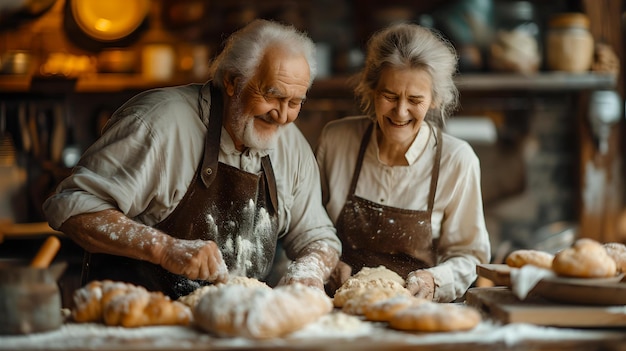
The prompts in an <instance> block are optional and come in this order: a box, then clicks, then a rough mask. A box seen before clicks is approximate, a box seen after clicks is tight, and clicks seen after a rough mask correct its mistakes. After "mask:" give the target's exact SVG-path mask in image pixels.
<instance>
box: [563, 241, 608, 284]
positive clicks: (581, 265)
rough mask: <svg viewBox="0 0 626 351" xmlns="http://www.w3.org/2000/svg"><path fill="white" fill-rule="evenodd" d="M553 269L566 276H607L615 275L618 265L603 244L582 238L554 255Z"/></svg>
mask: <svg viewBox="0 0 626 351" xmlns="http://www.w3.org/2000/svg"><path fill="white" fill-rule="evenodd" d="M552 270H553V271H554V272H555V273H556V274H558V275H560V276H565V277H576V278H606V277H612V276H614V275H615V274H616V272H617V267H616V264H615V261H614V260H613V259H612V258H611V256H609V254H608V253H607V251H606V249H605V248H604V246H603V245H602V244H600V243H599V242H597V241H595V240H593V239H588V238H582V239H578V240H576V241H575V242H574V245H572V247H569V248H567V249H563V250H561V251H559V252H557V253H556V255H554V260H553V261H552Z"/></svg>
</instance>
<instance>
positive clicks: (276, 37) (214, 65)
mask: <svg viewBox="0 0 626 351" xmlns="http://www.w3.org/2000/svg"><path fill="white" fill-rule="evenodd" d="M270 46H278V47H281V48H283V49H286V50H288V51H289V52H291V53H300V54H302V55H304V57H305V58H306V60H307V62H308V64H309V70H310V76H311V78H310V81H309V87H310V86H311V84H312V83H313V80H314V79H315V76H316V75H317V61H316V60H315V43H313V41H312V40H311V39H310V38H309V37H308V36H307V35H306V34H305V33H304V32H301V31H299V30H297V29H296V28H295V27H293V26H287V25H282V24H279V23H276V22H273V21H268V20H262V19H257V20H254V21H252V22H250V23H249V24H248V25H246V26H245V27H243V28H242V29H240V30H238V31H236V32H235V33H233V34H232V35H231V36H230V37H229V38H228V39H227V40H226V43H225V46H224V49H223V50H222V52H221V53H220V54H219V55H218V56H217V57H216V58H215V59H214V60H213V62H211V65H210V67H209V77H210V79H212V80H213V84H215V85H217V86H218V87H220V88H222V89H223V88H224V77H225V76H228V75H230V76H232V77H233V78H234V77H241V78H243V80H244V83H246V82H247V81H248V80H249V79H250V78H252V77H253V76H254V74H255V73H256V69H257V67H258V66H259V64H260V62H261V59H262V58H263V55H264V53H265V50H266V49H267V48H268V47H270Z"/></svg>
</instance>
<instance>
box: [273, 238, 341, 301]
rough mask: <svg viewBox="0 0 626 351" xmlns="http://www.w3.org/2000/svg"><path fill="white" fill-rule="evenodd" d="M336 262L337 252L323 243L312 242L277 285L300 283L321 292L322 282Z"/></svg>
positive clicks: (290, 265) (291, 264)
mask: <svg viewBox="0 0 626 351" xmlns="http://www.w3.org/2000/svg"><path fill="white" fill-rule="evenodd" d="M338 260H339V252H337V251H336V250H335V249H333V248H331V247H330V246H329V245H328V244H327V243H325V242H322V241H319V242H314V243H312V244H310V245H309V247H307V248H306V249H305V250H304V252H303V253H302V255H301V256H300V257H299V258H297V259H296V260H295V261H293V262H291V263H290V264H289V266H288V267H287V272H286V273H285V275H284V276H283V277H282V278H281V279H280V281H279V282H278V285H286V284H293V283H301V284H304V285H307V286H311V287H315V288H318V289H320V290H322V291H323V290H324V281H326V279H327V278H328V277H329V276H330V272H331V270H332V269H333V267H335V265H336V264H337V261H338Z"/></svg>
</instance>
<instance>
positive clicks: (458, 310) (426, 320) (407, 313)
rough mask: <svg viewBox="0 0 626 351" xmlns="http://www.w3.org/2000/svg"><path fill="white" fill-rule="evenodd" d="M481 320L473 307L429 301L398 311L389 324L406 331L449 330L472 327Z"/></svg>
mask: <svg viewBox="0 0 626 351" xmlns="http://www.w3.org/2000/svg"><path fill="white" fill-rule="evenodd" d="M481 320H482V318H481V316H480V313H479V312H478V311H477V310H476V309H474V308H473V307H470V306H467V305H457V304H449V303H437V302H430V301H427V302H424V303H420V304H417V305H415V306H410V307H408V308H404V309H402V310H400V311H398V312H396V313H395V314H394V315H393V316H392V317H391V318H390V319H389V326H390V327H391V328H393V329H398V330H405V331H421V332H448V331H462V330H469V329H472V328H474V327H476V326H477V325H478V324H480V322H481Z"/></svg>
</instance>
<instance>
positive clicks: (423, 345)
mask: <svg viewBox="0 0 626 351" xmlns="http://www.w3.org/2000/svg"><path fill="white" fill-rule="evenodd" d="M339 317H341V318H339ZM339 321H343V323H339ZM624 349H626V332H625V331H624V329H571V328H553V327H541V326H535V325H532V324H522V323H512V324H502V323H500V322H495V321H492V320H490V319H485V320H484V321H483V322H482V323H481V324H480V325H479V326H477V327H476V328H475V329H473V330H471V331H466V332H457V333H406V332H400V331H394V330H391V329H389V328H387V327H386V325H385V324H383V323H372V322H366V321H362V320H360V319H359V318H357V317H353V316H348V315H344V314H343V313H341V312H338V311H335V312H333V313H332V314H330V315H328V316H325V317H322V318H321V319H320V320H318V321H317V322H315V323H312V324H310V325H309V326H307V327H305V328H304V329H302V330H300V331H297V332H295V333H293V334H291V335H289V336H287V337H284V338H278V339H271V340H249V339H244V338H217V337H214V336H212V335H209V334H206V333H204V332H202V331H199V330H196V329H194V328H191V327H165V326H164V327H144V328H137V329H125V328H121V327H105V326H103V325H99V324H65V325H63V326H62V327H61V329H58V330H55V331H51V332H46V333H39V334H31V335H26V336H0V350H129V351H132V350H347V351H350V350H355V351H356V350H391V351H394V350H398V351H399V350H455V351H467V350H481V351H484V350H488V351H489V350H581V351H582V350H585V351H588V350H624Z"/></svg>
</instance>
